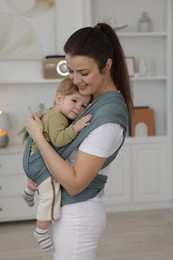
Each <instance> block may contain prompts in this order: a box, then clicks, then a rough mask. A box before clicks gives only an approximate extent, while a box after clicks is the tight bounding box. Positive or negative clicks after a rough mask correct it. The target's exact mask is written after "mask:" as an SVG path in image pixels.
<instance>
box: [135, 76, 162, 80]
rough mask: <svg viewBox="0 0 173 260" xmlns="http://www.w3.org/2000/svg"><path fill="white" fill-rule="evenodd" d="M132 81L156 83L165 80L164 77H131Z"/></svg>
mask: <svg viewBox="0 0 173 260" xmlns="http://www.w3.org/2000/svg"><path fill="white" fill-rule="evenodd" d="M131 79H132V80H133V81H158V80H163V81H165V80H167V77H166V76H157V77H148V76H147V77H131Z"/></svg>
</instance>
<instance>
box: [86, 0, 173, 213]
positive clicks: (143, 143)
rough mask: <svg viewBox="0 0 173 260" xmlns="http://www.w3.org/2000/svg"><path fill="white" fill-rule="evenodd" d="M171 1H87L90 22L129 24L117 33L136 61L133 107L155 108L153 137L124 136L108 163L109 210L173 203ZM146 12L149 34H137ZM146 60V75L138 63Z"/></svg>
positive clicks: (126, 52)
mask: <svg viewBox="0 0 173 260" xmlns="http://www.w3.org/2000/svg"><path fill="white" fill-rule="evenodd" d="M172 5H173V3H172V0H146V1H144V0H121V1H120V0H107V1H104V0H92V16H91V17H92V25H95V24H96V23H97V22H102V21H110V25H112V27H115V26H116V24H117V25H119V24H128V27H127V28H125V29H122V30H119V31H117V35H118V36H119V39H120V42H121V44H122V46H123V49H124V52H125V55H126V56H127V57H129V56H131V57H134V59H135V70H136V73H135V76H134V77H132V78H131V80H132V92H133V100H134V105H135V106H149V107H150V108H153V109H154V114H155V135H154V136H151V137H127V138H126V142H125V145H124V147H123V149H122V150H121V152H120V155H119V156H118V158H117V160H115V161H114V162H113V164H112V166H111V173H110V177H109V179H110V180H109V181H108V184H107V186H106V198H105V202H106V205H107V208H108V210H112V211H115V210H126V209H143V208H154V207H156V208H159V207H171V203H172V186H173V182H172V163H171V157H172V146H171V143H172V132H173V130H172V115H171V111H172V85H171V84H172V79H171V75H172ZM144 11H145V12H147V13H148V15H149V17H150V19H151V21H152V31H151V32H146V33H145V32H142V33H141V32H138V29H137V28H138V20H139V18H140V16H141V14H142V13H143V12H144ZM142 58H144V59H145V60H146V61H147V62H148V73H147V75H146V76H145V77H140V76H139V74H138V62H139V60H140V59H142Z"/></svg>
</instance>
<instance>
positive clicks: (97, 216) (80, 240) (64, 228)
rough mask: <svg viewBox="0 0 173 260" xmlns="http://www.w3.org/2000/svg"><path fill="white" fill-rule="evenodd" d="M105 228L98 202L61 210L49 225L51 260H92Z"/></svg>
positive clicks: (104, 220) (102, 211) (102, 208)
mask: <svg viewBox="0 0 173 260" xmlns="http://www.w3.org/2000/svg"><path fill="white" fill-rule="evenodd" d="M105 225H106V214H105V209H104V205H103V202H102V199H101V198H94V199H92V200H89V201H85V202H79V203H74V204H69V205H65V206H63V207H62V211H61V218H60V219H58V220H55V221H54V222H53V238H54V245H55V253H54V260H95V259H96V253H97V247H98V244H99V240H100V237H101V235H102V232H103V230H104V228H105Z"/></svg>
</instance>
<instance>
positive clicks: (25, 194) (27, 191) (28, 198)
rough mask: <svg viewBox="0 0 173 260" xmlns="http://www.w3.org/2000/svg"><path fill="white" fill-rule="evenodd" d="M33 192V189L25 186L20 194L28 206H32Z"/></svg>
mask: <svg viewBox="0 0 173 260" xmlns="http://www.w3.org/2000/svg"><path fill="white" fill-rule="evenodd" d="M34 194H35V191H32V190H30V189H28V187H26V188H25V190H24V192H23V194H22V198H23V199H24V200H25V201H26V203H27V204H28V206H29V207H33V206H34Z"/></svg>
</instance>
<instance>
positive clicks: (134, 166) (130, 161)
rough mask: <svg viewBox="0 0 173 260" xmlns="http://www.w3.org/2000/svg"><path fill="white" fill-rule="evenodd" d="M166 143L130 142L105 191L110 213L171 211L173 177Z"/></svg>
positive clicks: (115, 166)
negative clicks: (172, 178) (165, 208)
mask: <svg viewBox="0 0 173 260" xmlns="http://www.w3.org/2000/svg"><path fill="white" fill-rule="evenodd" d="M167 149H168V146H167V144H166V143H165V140H159V139H158V142H157V144H156V143H155V141H153V142H150V143H148V142H146V140H145V138H144V140H143V142H141V143H138V142H136V143H134V141H133V142H131V141H130V140H127V141H126V142H125V144H124V146H123V148H122V150H121V151H120V153H119V155H118V157H117V158H116V159H115V160H114V161H113V163H112V164H111V166H110V173H109V178H108V183H107V184H106V188H105V198H104V201H105V205H106V208H107V210H108V211H118V210H139V209H150V208H164V207H171V176H170V169H169V164H168V161H169V159H168V158H167V154H168V153H169V151H168V150H167Z"/></svg>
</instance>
